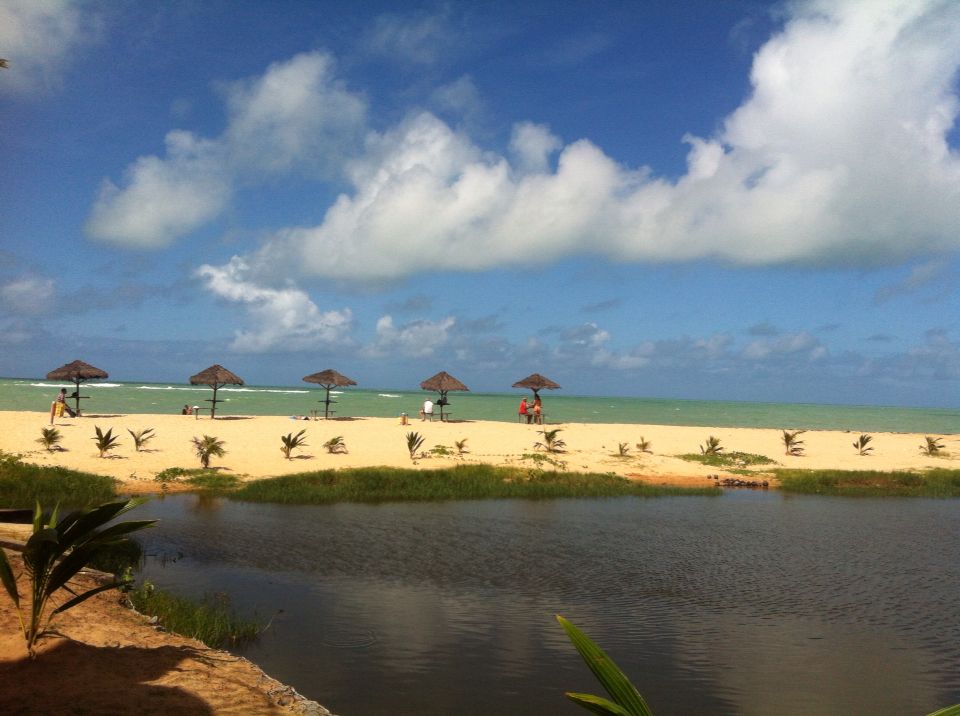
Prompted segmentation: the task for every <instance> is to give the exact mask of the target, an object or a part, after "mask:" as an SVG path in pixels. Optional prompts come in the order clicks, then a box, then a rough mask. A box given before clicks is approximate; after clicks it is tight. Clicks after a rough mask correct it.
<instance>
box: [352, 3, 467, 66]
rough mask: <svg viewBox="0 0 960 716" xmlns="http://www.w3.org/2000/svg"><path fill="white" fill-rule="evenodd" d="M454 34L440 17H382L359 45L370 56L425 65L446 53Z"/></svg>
mask: <svg viewBox="0 0 960 716" xmlns="http://www.w3.org/2000/svg"><path fill="white" fill-rule="evenodd" d="M452 41H453V34H452V33H451V31H450V28H449V27H448V24H447V20H446V17H445V16H443V15H427V14H421V15H416V16H400V15H391V14H387V15H381V16H379V17H378V18H377V19H376V21H375V22H374V25H373V27H372V28H371V30H370V31H369V32H368V33H367V34H366V36H365V37H364V38H363V40H362V42H361V44H362V45H363V46H364V48H365V49H366V50H367V52H369V53H370V54H372V55H376V56H379V57H383V58H385V59H387V60H390V61H391V62H397V61H402V62H407V63H411V64H418V65H428V64H432V63H434V62H436V61H437V59H438V58H439V57H440V54H441V53H442V52H444V51H445V50H448V49H449V48H450V47H451V45H452Z"/></svg>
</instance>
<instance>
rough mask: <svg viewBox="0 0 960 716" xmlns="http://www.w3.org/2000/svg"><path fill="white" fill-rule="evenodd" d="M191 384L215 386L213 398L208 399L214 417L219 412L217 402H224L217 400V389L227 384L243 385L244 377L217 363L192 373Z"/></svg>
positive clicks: (211, 416) (211, 414) (211, 415)
mask: <svg viewBox="0 0 960 716" xmlns="http://www.w3.org/2000/svg"><path fill="white" fill-rule="evenodd" d="M190 385H209V386H210V387H211V388H213V399H212V400H211V399H209V398H208V399H207V402H208V403H210V418H211V419H212V418H214V417H216V414H217V403H221V402H223V401H221V400H217V389H219V388H222V387H223V386H225V385H243V378H241V377H240V376H239V375H237V374H236V373H231V372H230V371H229V370H227V369H226V368H224V367H223V366H222V365H219V364H217V363H215V364H213V365H212V366H210V367H209V368H207V369H206V370H202V371H200V372H199V373H197V374H196V375H191V376H190Z"/></svg>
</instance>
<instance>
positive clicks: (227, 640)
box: [127, 581, 264, 649]
mask: <svg viewBox="0 0 960 716" xmlns="http://www.w3.org/2000/svg"><path fill="white" fill-rule="evenodd" d="M127 598H128V599H129V600H130V603H131V604H132V605H133V607H134V608H135V609H136V610H137V611H138V612H141V613H142V614H146V615H148V616H150V617H156V620H157V622H158V623H159V624H160V625H161V626H163V628H164V629H166V630H167V631H171V632H174V633H175V634H180V635H181V636H186V637H190V638H191V639H197V640H198V641H202V642H203V643H204V644H206V645H207V646H209V647H212V648H214V649H217V648H221V647H225V646H234V647H236V646H242V645H244V644H248V643H250V642H252V641H254V640H256V638H257V637H258V636H259V635H260V633H261V632H262V631H263V629H264V625H263V623H262V622H261V621H260V620H259V619H257V618H256V617H255V616H254V618H242V617H240V616H238V615H237V613H236V611H235V610H234V609H233V607H232V606H231V604H230V598H229V596H228V595H227V594H225V593H222V592H221V593H217V594H213V595H207V596H206V597H204V598H203V599H202V600H200V601H194V600H191V599H186V598H184V597H179V596H176V595H173V594H170V593H169V592H166V591H164V590H162V589H157V587H156V586H154V584H153V583H151V582H149V581H145V582H144V583H143V584H141V585H140V586H138V587H136V588H135V589H132V590H131V591H129V592H128V593H127Z"/></svg>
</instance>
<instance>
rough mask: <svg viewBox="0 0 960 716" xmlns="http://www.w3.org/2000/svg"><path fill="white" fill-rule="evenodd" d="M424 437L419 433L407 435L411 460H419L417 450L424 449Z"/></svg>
mask: <svg viewBox="0 0 960 716" xmlns="http://www.w3.org/2000/svg"><path fill="white" fill-rule="evenodd" d="M423 441H424V437H423V436H422V435H421V434H420V433H417V432H409V433H407V450H408V451H409V453H410V459H411V460H416V459H417V450H419V449H420V448H421V447H423Z"/></svg>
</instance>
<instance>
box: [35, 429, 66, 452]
mask: <svg viewBox="0 0 960 716" xmlns="http://www.w3.org/2000/svg"><path fill="white" fill-rule="evenodd" d="M61 440H63V435H62V434H61V433H60V431H59V430H57V428H54V427H49V428H40V437H38V438H37V442H38V443H40V444H41V445H43V447H44V448H45V449H46V451H47V452H53V449H54V448H55V447H57V446H58V444H59V443H60V441H61Z"/></svg>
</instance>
